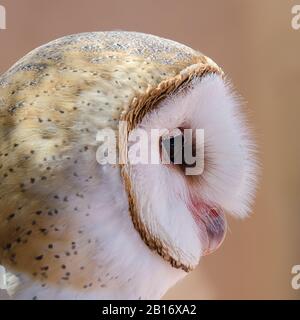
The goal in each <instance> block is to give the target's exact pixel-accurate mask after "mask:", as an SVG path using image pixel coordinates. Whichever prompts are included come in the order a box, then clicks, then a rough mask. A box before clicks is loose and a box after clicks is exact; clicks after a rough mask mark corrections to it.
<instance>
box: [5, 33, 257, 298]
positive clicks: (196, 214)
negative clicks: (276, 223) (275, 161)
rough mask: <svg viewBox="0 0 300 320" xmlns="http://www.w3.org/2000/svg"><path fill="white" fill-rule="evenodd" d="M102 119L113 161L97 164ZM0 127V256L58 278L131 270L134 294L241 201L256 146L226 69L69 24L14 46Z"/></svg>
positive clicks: (210, 246)
mask: <svg viewBox="0 0 300 320" xmlns="http://www.w3.org/2000/svg"><path fill="white" fill-rule="evenodd" d="M109 130H110V131H111V132H113V133H114V134H115V135H116V137H118V139H117V141H118V143H116V149H117V153H118V158H119V161H116V162H115V163H113V164H109V165H108V166H107V165H106V166H104V165H103V166H102V165H101V164H102V160H104V159H103V158H105V154H106V153H105V152H104V153H101V152H98V151H99V150H100V151H101V150H103V145H102V146H101V147H99V145H98V141H97V139H96V136H97V134H98V133H99V132H102V133H103V132H108V131H109ZM0 137H2V138H3V139H2V140H1V144H0V157H1V164H0V173H1V172H2V173H1V176H2V177H3V178H2V180H1V182H0V209H1V212H2V214H1V215H0V222H1V223H0V235H1V237H0V263H2V264H3V265H5V266H9V267H10V268H11V269H16V270H18V271H20V272H22V273H25V274H27V275H32V277H33V278H34V279H35V281H36V280H39V281H41V282H44V281H46V280H47V282H49V283H51V284H54V285H58V286H59V287H60V286H63V287H72V288H76V289H78V290H82V289H84V290H85V292H87V291H88V290H91V291H92V290H94V288H92V287H91V286H88V285H87V284H90V283H91V284H92V282H94V283H96V282H97V283H99V285H104V284H103V283H101V281H100V282H99V281H98V280H99V279H100V280H101V278H102V276H103V274H113V275H114V276H115V277H111V279H109V281H108V282H107V283H105V285H112V286H113V288H117V286H116V285H115V283H117V285H118V286H120V283H121V286H123V284H124V283H126V284H128V279H131V278H135V280H136V281H135V282H134V283H135V286H136V287H134V286H133V285H132V283H131V285H130V286H129V285H127V289H128V291H130V290H131V291H134V290H136V292H139V291H140V290H142V289H141V287H142V285H141V283H142V282H145V281H146V280H145V279H144V275H145V274H148V273H149V271H152V269H155V270H156V273H155V276H154V275H153V276H152V278H151V279H154V278H155V279H156V282H155V281H154V283H150V282H151V281H150V280H149V281H148V284H147V286H148V287H154V288H153V291H155V292H156V291H158V289H157V288H158V287H160V282H161V278H165V280H166V279H167V278H168V279H169V278H171V274H173V275H174V274H175V273H176V274H180V277H181V276H182V274H184V275H185V274H186V273H185V272H183V271H182V270H184V271H190V270H192V269H193V268H195V267H196V266H197V264H198V262H199V259H200V258H201V256H203V255H206V254H208V253H211V252H213V251H214V250H215V249H216V248H218V247H219V245H220V244H221V242H222V241H223V239H224V236H225V233H226V219H225V215H226V214H232V215H235V216H237V217H245V216H247V214H248V213H249V211H250V205H251V202H252V200H253V195H254V191H255V177H256V167H257V166H256V160H255V147H254V143H253V142H252V139H251V134H250V132H249V130H248V125H247V122H246V121H245V119H244V116H243V110H242V108H241V103H240V99H239V98H238V97H237V96H236V94H234V92H233V90H232V86H231V85H230V84H229V82H228V80H227V79H226V77H225V74H224V72H223V71H222V69H221V68H220V67H219V66H218V65H217V64H216V63H215V62H213V61H212V60H211V59H210V58H208V57H207V56H205V55H203V54H202V53H200V52H198V51H195V50H193V49H191V48H189V47H187V46H185V45H182V44H180V43H177V42H174V41H171V40H167V39H162V38H160V37H156V36H152V35H146V34H141V33H135V32H121V31H118V32H115V31H114V32H92V33H84V34H77V35H71V36H67V37H63V38H61V39H58V40H55V41H53V42H50V43H49V44H46V45H44V46H42V47H40V48H37V49H35V50H34V51H32V52H31V53H29V54H28V55H26V56H25V57H24V58H22V59H21V60H20V61H19V62H17V63H16V64H15V65H14V66H13V67H12V68H11V69H10V70H9V71H7V72H6V73H5V74H3V75H2V76H1V77H0ZM98 147H99V149H98V151H97V148H98ZM95 154H97V155H99V154H100V158H99V157H96V156H95ZM108 154H109V152H108ZM141 155H142V156H141ZM96 158H97V160H98V163H97V161H96ZM136 159H137V160H138V161H133V160H136ZM99 162H100V165H99ZM110 178H111V179H110ZM116 235H118V236H116ZM91 239H94V242H93V241H92V240H91ZM21 240H22V241H21ZM125 242H126V244H127V245H126V246H123V244H124V243H125ZM75 244H76V246H77V247H76V248H75ZM70 245H71V248H70ZM77 248H79V249H78V250H77ZM71 249H72V252H73V251H74V255H71V253H70V251H71ZM149 249H150V250H152V252H150V251H149ZM75 252H76V254H75ZM66 253H68V254H67V255H66ZM153 253H154V254H153ZM91 257H92V258H91ZM128 257H130V259H128ZM138 259H140V260H139V261H138V262H137V260H138ZM85 261H87V262H86V265H84V266H83V265H82V263H83V262H85ZM137 263H138V265H137ZM133 264H135V265H134V267H133ZM78 265H79V266H82V268H80V269H79V268H78ZM99 265H101V266H102V267H103V270H105V271H103V270H102V269H100V268H99ZM62 266H64V267H66V268H67V267H68V270H65V269H64V268H62ZM170 266H172V267H173V268H172V269H170ZM171 271H172V272H171ZM133 273H134V274H133ZM66 274H67V275H68V276H66ZM70 275H72V277H71V278H70V277H69V276H70ZM169 275H170V277H169ZM175 278H176V279H177V280H178V279H179V278H178V276H177V275H176V277H175ZM117 279H119V280H117ZM177 280H176V281H177ZM61 281H63V282H61ZM118 281H120V282H118ZM168 281H169V280H166V281H165V283H167V282H168ZM62 283H63V284H62ZM172 284H174V279H172V281H171V280H170V282H169V283H167V284H165V285H161V287H163V288H162V289H161V290H160V291H159V294H160V295H161V294H162V293H163V291H164V290H166V288H167V287H169V286H170V285H172ZM109 288H111V287H109ZM134 288H138V289H134ZM97 290H100V291H105V289H103V287H101V286H100V289H97ZM108 290H110V289H108ZM117 291H119V290H117ZM150 291H151V290H150ZM150 291H149V292H150ZM136 292H134V294H133V295H127V297H128V296H134V297H136ZM104 296H105V297H107V295H105V294H104ZM144 296H145V295H144ZM146 296H148V295H146ZM149 296H150V295H149ZM152 296H157V295H151V297H152ZM97 297H98V296H97Z"/></svg>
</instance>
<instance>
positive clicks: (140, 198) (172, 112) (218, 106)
mask: <svg viewBox="0 0 300 320" xmlns="http://www.w3.org/2000/svg"><path fill="white" fill-rule="evenodd" d="M168 45H169V44H168ZM168 45H167V42H166V46H168ZM194 54H195V53H194ZM196 56H197V59H198V61H197V62H195V63H194V64H192V65H188V66H185V68H183V69H182V70H180V71H179V72H178V74H176V75H174V76H169V77H168V78H167V79H165V80H163V81H161V82H160V83H158V85H157V86H153V87H150V88H148V89H147V90H146V91H145V92H143V93H142V94H140V95H138V96H137V97H136V98H135V99H134V100H133V101H132V103H131V104H129V106H128V107H127V108H126V109H125V110H124V111H123V113H122V114H121V118H120V119H121V120H123V121H126V132H124V130H123V133H121V136H123V139H121V140H120V141H121V142H120V145H119V148H120V150H121V153H122V152H124V150H125V149H126V150H129V151H128V154H129V158H130V155H131V156H133V158H134V159H135V160H132V159H133V158H131V160H132V161H130V159H129V161H127V162H126V163H124V164H121V172H122V177H123V180H124V185H125V188H126V191H127V195H128V199H129V211H130V215H131V218H132V221H133V224H134V226H135V228H136V229H137V231H138V232H139V234H140V236H141V238H142V239H143V241H144V242H145V243H146V244H147V246H148V247H149V248H150V249H152V250H154V251H156V252H157V253H158V254H159V255H160V256H161V257H163V258H164V259H165V260H166V261H168V262H169V263H170V264H171V265H172V266H173V267H176V268H180V269H183V270H185V271H190V270H192V269H194V268H195V267H196V266H197V264H198V262H199V259H200V257H201V256H203V255H207V254H209V253H211V252H213V251H215V250H216V249H217V248H218V247H219V246H220V244H221V243H222V241H223V240H224V237H225V234H226V229H227V224H226V217H225V215H226V213H227V214H231V215H234V216H237V217H245V216H247V215H248V213H249V211H250V205H251V203H252V200H253V196H254V191H255V180H256V171H257V166H256V160H255V145H254V143H253V140H252V138H251V134H250V131H249V129H248V125H247V122H246V120H245V118H244V115H243V110H242V106H241V99H240V98H239V97H238V96H237V95H236V94H235V93H234V91H233V89H232V85H231V84H230V82H229V80H227V79H226V77H225V75H224V72H223V71H222V70H221V68H220V67H218V66H217V65H216V64H215V63H214V62H213V61H212V60H211V59H209V58H208V57H206V56H204V55H202V54H199V53H197V54H196ZM176 63H177V60H176V58H174V65H175V64H176ZM153 132H154V133H155V134H154V135H153ZM145 134H146V136H147V137H148V139H146V138H145V139H143V137H144V136H145ZM124 137H125V138H124ZM137 137H139V138H138V139H137ZM142 140H143V141H142ZM124 141H126V142H127V144H126V146H124V143H123V142H124ZM133 141H135V142H136V141H139V143H138V148H136V144H135V143H133ZM141 141H142V142H141ZM138 149H139V150H138ZM145 149H147V151H146V152H145V153H144V161H143V160H141V159H139V160H136V158H135V156H136V155H137V154H139V156H140V155H141V153H142V152H143V151H145ZM189 152H190V153H189ZM189 154H190V155H191V156H190V159H189V161H187V160H186V157H189ZM176 156H177V158H176ZM153 158H154V159H156V161H157V162H155V161H154V163H153V161H152V160H153ZM191 158H192V159H191ZM126 159H127V160H128V158H126Z"/></svg>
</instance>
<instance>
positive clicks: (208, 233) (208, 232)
mask: <svg viewBox="0 0 300 320" xmlns="http://www.w3.org/2000/svg"><path fill="white" fill-rule="evenodd" d="M189 207H190V210H191V212H192V214H193V217H194V219H195V221H196V223H197V225H198V227H199V236H200V240H201V244H202V255H203V256H206V255H209V254H211V253H213V252H215V251H216V250H217V249H218V248H219V247H220V246H221V244H222V242H223V241H224V239H225V236H226V232H227V222H226V217H225V213H224V211H223V210H222V209H221V208H219V207H214V206H209V205H206V204H205V203H203V202H202V201H195V200H194V201H193V200H192V201H191V202H190V205H189Z"/></svg>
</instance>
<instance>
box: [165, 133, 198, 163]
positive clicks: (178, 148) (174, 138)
mask: <svg viewBox="0 0 300 320" xmlns="http://www.w3.org/2000/svg"><path fill="white" fill-rule="evenodd" d="M195 148H196V147H195V143H194V141H193V139H192V140H191V139H185V135H184V129H179V128H176V129H175V130H172V131H171V132H169V134H167V135H163V136H162V137H161V140H160V150H161V160H162V162H163V163H164V164H169V163H172V164H175V165H179V166H181V167H182V168H187V167H190V168H193V167H195V165H196V162H195V161H194V162H192V163H190V161H186V160H187V158H191V157H190V156H194V155H195ZM185 149H187V150H191V151H192V154H191V155H188V154H186V153H187V152H185Z"/></svg>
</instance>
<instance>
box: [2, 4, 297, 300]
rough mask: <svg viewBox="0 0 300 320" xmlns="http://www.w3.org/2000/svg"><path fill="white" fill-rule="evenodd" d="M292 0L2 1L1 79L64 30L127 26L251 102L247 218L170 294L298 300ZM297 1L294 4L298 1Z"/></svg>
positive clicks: (111, 28)
mask: <svg viewBox="0 0 300 320" xmlns="http://www.w3.org/2000/svg"><path fill="white" fill-rule="evenodd" d="M294 4H297V1H288V0H227V1H221V0H219V1H216V0H201V1H200V0H185V1H179V0H178V1H175V0H161V1H158V0H147V1H141V0H109V1H104V0H103V1H102V0H52V1H50V0H22V1H21V0H0V5H4V6H5V7H6V11H7V30H0V73H3V72H4V71H6V70H7V69H8V68H9V67H10V66H11V65H12V64H13V63H14V62H16V61H17V60H18V59H19V58H21V57H22V56H23V55H24V54H25V53H27V52H28V51H30V50H32V49H33V48H35V47H37V46H39V45H41V44H43V43H46V42H48V41H50V40H53V39H55V38H58V37H61V36H64V35H66V34H71V33H77V32H84V31H103V30H116V29H122V30H130V31H133V30H134V31H141V32H146V33H152V34H156V35H159V36H163V37H166V38H171V39H173V40H177V41H179V42H183V43H185V44H187V45H189V46H191V47H193V48H195V49H199V50H200V51H202V52H204V53H205V54H207V55H208V56H210V57H212V58H213V59H214V60H216V61H217V62H218V64H219V65H221V66H222V67H223V68H224V70H225V71H226V73H227V74H228V76H229V77H230V78H231V79H232V80H233V82H234V84H235V86H236V88H237V89H238V91H239V92H240V94H241V95H242V96H243V97H244V99H245V100H246V101H247V108H248V109H249V118H250V120H251V123H252V124H253V126H254V128H255V132H256V135H257V140H258V142H259V146H260V158H261V164H262V168H263V170H262V176H261V181H260V186H259V190H258V195H257V201H256V205H255V207H254V210H253V215H252V217H251V218H249V219H246V220H244V221H234V220H233V219H230V221H229V222H230V232H229V234H228V236H227V239H226V241H225V243H224V244H223V246H222V247H221V249H219V251H218V252H216V253H215V254H213V255H211V256H208V257H206V258H204V259H203V260H202V263H201V264H200V266H199V268H198V270H196V271H195V272H193V273H192V274H191V275H189V276H188V277H187V278H186V279H185V280H184V281H183V282H181V283H180V284H179V285H178V286H177V287H175V288H174V289H172V290H171V291H170V292H169V293H168V295H167V296H166V298H176V299H177V298H181V299H188V298H191V299H212V298H215V299H233V298H235V299H271V298H275V299H299V298H300V290H294V289H292V287H291V279H292V274H291V269H292V266H293V265H295V264H300V230H299V229H300V144H299V138H300V130H298V129H299V126H300V124H299V122H300V30H298V31H296V30H293V29H292V27H291V19H292V14H291V8H292V6H293V5H294ZM298 4H300V0H299V1H298Z"/></svg>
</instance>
